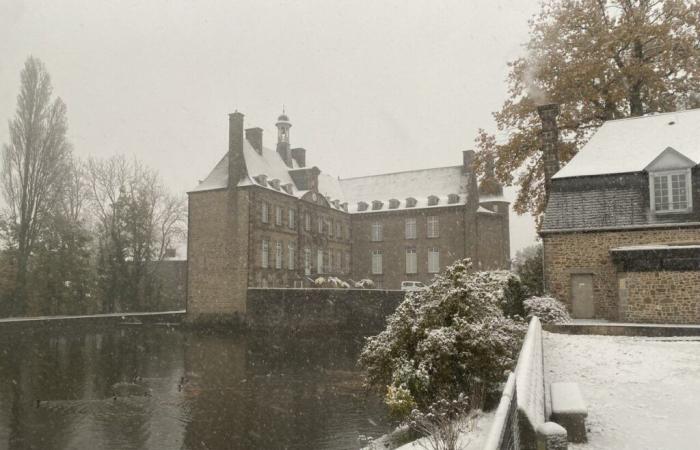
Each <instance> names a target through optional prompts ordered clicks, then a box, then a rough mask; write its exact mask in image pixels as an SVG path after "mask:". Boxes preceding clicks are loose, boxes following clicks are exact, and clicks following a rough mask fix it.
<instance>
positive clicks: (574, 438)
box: [550, 382, 588, 442]
mask: <svg viewBox="0 0 700 450" xmlns="http://www.w3.org/2000/svg"><path fill="white" fill-rule="evenodd" d="M550 398H551V399H552V421H554V422H556V423H558V424H559V425H561V426H562V427H564V428H565V429H566V431H567V435H568V438H569V441H570V442H586V440H587V439H586V417H587V416H588V408H587V407H586V403H585V402H584V401H583V396H582V395H581V390H580V389H579V387H578V384H576V383H566V382H560V383H552V384H551V385H550Z"/></svg>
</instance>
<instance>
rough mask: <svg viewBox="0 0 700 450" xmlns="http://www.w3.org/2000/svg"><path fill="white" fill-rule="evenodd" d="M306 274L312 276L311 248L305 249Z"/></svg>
mask: <svg viewBox="0 0 700 450" xmlns="http://www.w3.org/2000/svg"><path fill="white" fill-rule="evenodd" d="M304 274H305V275H311V249H310V248H309V247H306V248H305V249H304Z"/></svg>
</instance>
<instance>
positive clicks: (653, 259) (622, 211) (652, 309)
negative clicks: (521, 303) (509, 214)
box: [539, 105, 700, 324]
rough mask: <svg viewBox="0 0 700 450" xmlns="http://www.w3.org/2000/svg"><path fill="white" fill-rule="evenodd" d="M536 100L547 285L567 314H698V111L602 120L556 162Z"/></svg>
mask: <svg viewBox="0 0 700 450" xmlns="http://www.w3.org/2000/svg"><path fill="white" fill-rule="evenodd" d="M557 111H558V110H557V108H556V105H545V106H542V107H540V109H539V113H540V116H541V117H542V120H543V134H542V148H543V151H544V155H543V157H544V158H545V175H546V177H547V185H548V186H549V188H550V189H549V191H548V200H547V206H546V209H545V215H544V220H543V223H542V228H541V230H540V234H541V236H542V238H543V242H544V261H545V283H546V287H547V289H548V290H549V291H550V292H551V293H552V294H553V295H554V296H555V297H557V298H559V299H561V300H562V301H564V302H565V303H566V304H567V305H568V306H569V308H570V310H571V312H572V314H573V316H574V317H577V318H597V319H608V320H620V321H629V322H663V323H686V324H697V323H700V168H699V167H698V163H699V162H700V110H698V109H695V110H688V111H682V112H674V113H665V114H653V115H649V116H645V117H637V118H629V119H622V120H613V121H608V122H606V123H604V124H603V126H602V127H600V129H599V130H598V131H597V132H596V133H595V134H594V135H593V136H592V137H591V139H590V141H589V142H588V143H587V144H586V145H585V146H584V147H583V148H582V149H581V151H580V152H579V153H578V154H577V155H576V156H575V157H574V158H573V159H572V160H571V161H570V162H569V163H568V164H567V165H566V166H565V167H564V168H563V169H561V170H558V171H557V168H558V163H557V161H556V142H557V141H556V140H557V133H556V122H555V118H556V115H557Z"/></svg>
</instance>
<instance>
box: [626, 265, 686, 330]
mask: <svg viewBox="0 0 700 450" xmlns="http://www.w3.org/2000/svg"><path fill="white" fill-rule="evenodd" d="M622 280H624V282H623V283H622V284H623V285H624V286H625V287H624V288H625V289H626V290H627V299H626V301H624V302H621V304H620V312H621V315H622V316H623V318H624V320H626V321H630V322H644V323H656V322H661V323H678V324H699V323H700V272H698V271H664V272H627V273H625V274H624V275H623V276H622Z"/></svg>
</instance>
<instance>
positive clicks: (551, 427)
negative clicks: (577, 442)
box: [537, 422, 568, 450]
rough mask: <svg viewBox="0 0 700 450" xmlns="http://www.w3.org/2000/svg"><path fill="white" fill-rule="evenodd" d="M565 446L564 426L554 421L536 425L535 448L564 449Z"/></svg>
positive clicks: (542, 449) (543, 449) (544, 449)
mask: <svg viewBox="0 0 700 450" xmlns="http://www.w3.org/2000/svg"><path fill="white" fill-rule="evenodd" d="M567 448H568V444H567V439H566V430H565V429H564V427H562V426H561V425H558V424H556V423H554V422H546V423H543V424H542V425H540V426H538V427H537V450H566V449H567Z"/></svg>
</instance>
